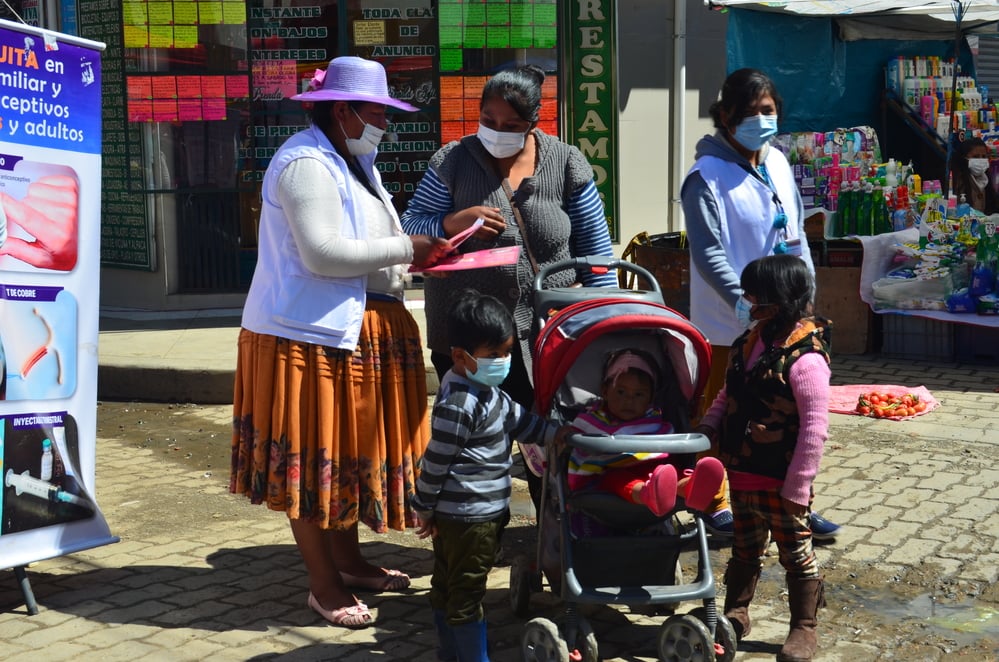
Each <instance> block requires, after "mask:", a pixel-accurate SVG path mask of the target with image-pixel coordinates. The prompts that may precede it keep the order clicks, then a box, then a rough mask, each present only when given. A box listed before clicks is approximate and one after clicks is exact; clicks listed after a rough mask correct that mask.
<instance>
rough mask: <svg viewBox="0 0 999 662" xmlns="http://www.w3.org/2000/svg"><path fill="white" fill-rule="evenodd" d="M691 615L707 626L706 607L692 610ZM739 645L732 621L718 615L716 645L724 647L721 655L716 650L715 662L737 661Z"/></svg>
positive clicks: (722, 615)
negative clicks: (736, 652)
mask: <svg viewBox="0 0 999 662" xmlns="http://www.w3.org/2000/svg"><path fill="white" fill-rule="evenodd" d="M690 615H691V616H694V617H695V618H697V619H699V620H700V621H701V622H702V623H704V624H705V625H706V624H707V620H708V615H707V612H706V610H705V609H704V607H697V608H696V609H691V610H690ZM738 643H739V641H738V639H737V638H736V636H735V628H733V627H732V621H730V620H728V618H726V617H725V615H724V614H718V623H717V625H715V644H717V645H719V646H721V647H722V652H721V653H719V652H718V649H717V647H716V648H715V662H732V660H734V659H735V651H736V650H737V647H738Z"/></svg>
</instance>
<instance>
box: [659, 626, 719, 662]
mask: <svg viewBox="0 0 999 662" xmlns="http://www.w3.org/2000/svg"><path fill="white" fill-rule="evenodd" d="M659 659H660V660H662V661H663V662H713V660H714V659H715V643H714V642H713V641H711V632H710V631H709V630H708V626H707V625H705V624H704V623H702V622H701V620H700V619H698V618H696V617H694V616H691V615H690V614H673V615H672V616H670V617H669V618H667V619H666V621H665V622H664V623H663V624H662V627H660V628H659Z"/></svg>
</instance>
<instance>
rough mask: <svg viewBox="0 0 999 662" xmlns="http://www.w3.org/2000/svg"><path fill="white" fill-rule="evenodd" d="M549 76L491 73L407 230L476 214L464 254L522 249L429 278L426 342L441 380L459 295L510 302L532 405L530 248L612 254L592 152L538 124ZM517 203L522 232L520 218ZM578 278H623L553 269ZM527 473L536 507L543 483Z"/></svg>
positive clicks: (553, 281) (521, 377) (441, 227)
mask: <svg viewBox="0 0 999 662" xmlns="http://www.w3.org/2000/svg"><path fill="white" fill-rule="evenodd" d="M544 79H545V73H544V71H542V70H541V69H540V68H539V67H537V66H534V65H526V66H522V67H517V68H514V69H507V70H505V71H502V72H500V73H498V74H496V75H495V76H493V77H492V78H491V79H489V81H488V82H487V83H486V85H485V87H484V88H483V90H482V100H481V102H480V105H479V130H478V132H477V133H476V135H474V136H465V137H464V138H462V139H461V140H456V141H454V142H451V143H448V144H447V145H445V146H444V147H442V148H441V149H440V150H438V151H437V153H436V154H434V156H433V157H432V158H431V159H430V167H429V169H428V170H427V172H426V173H425V174H424V176H423V179H422V180H421V181H420V185H419V187H417V189H416V193H415V195H414V196H413V199H412V200H411V201H410V203H409V208H408V209H407V210H406V212H405V213H404V214H403V215H402V225H403V228H404V229H405V231H406V232H408V233H410V234H429V235H431V236H438V237H452V236H454V235H455V234H457V233H459V232H461V231H462V230H464V229H466V228H468V227H469V226H471V225H472V223H474V222H475V220H476V219H477V218H482V219H484V221H485V223H484V224H483V226H482V227H481V228H480V229H479V230H478V231H477V232H476V233H475V234H474V235H473V236H472V238H471V239H469V240H468V241H466V242H464V243H463V244H462V245H461V248H460V249H459V250H460V251H462V252H469V251H477V250H482V249H486V248H494V247H499V246H513V245H518V246H521V253H520V261H519V262H518V263H517V264H513V265H508V266H502V267H494V268H488V269H472V270H468V271H453V272H450V273H449V275H448V277H447V278H428V279H427V281H426V283H425V288H426V289H425V296H426V316H427V342H428V345H429V347H430V349H431V360H432V361H433V364H434V368H435V370H436V371H437V375H438V377H442V376H443V375H444V373H446V372H447V371H448V369H449V368H450V367H451V356H450V348H449V347H448V341H447V328H446V318H447V311H448V308H449V307H450V305H451V302H452V301H453V300H454V295H455V293H456V292H459V291H460V290H462V289H464V288H473V289H476V290H478V291H479V292H482V293H483V294H489V295H492V296H494V297H496V298H497V299H499V300H500V301H502V302H503V303H504V304H506V306H507V307H508V308H509V310H510V312H511V313H512V314H513V317H514V320H515V322H516V325H517V339H518V341H519V342H518V343H516V344H515V346H514V356H513V365H512V366H511V370H510V376H509V377H507V379H506V381H505V382H503V384H502V386H501V388H502V389H503V390H504V391H506V392H507V393H509V394H510V396H511V397H513V399H514V400H516V401H517V402H519V403H520V404H522V405H524V406H525V407H531V406H532V404H533V400H534V389H533V386H532V383H531V377H530V374H531V356H530V345H529V341H530V330H531V319H532V314H533V313H532V308H531V290H532V286H533V281H534V268H533V267H532V265H531V262H530V258H529V254H530V255H533V257H534V260H535V261H536V263H537V265H538V267H539V268H543V267H545V266H546V265H549V264H553V263H555V262H558V261H559V260H564V259H569V258H572V257H577V256H579V257H583V256H588V255H603V256H607V257H612V256H613V252H612V249H611V241H610V234H609V232H608V229H607V219H606V215H605V214H604V206H603V201H602V200H601V199H600V195H599V193H598V192H597V188H596V185H595V184H594V182H593V169H592V168H591V167H590V164H589V163H588V162H587V161H586V157H584V156H583V153H582V152H580V151H579V149H577V148H576V147H574V146H571V145H567V144H566V143H564V142H562V141H560V140H559V139H558V138H556V137H553V136H549V135H548V134H546V133H544V132H542V131H541V130H540V129H538V128H537V124H538V118H539V115H540V110H541V84H542V83H543V82H544ZM504 183H506V184H508V186H509V189H508V190H509V191H510V192H511V193H512V197H511V196H510V195H508V194H507V193H506V190H507V189H505V187H504ZM514 204H515V205H516V206H517V208H518V210H519V211H520V214H521V217H522V219H523V222H524V228H523V229H522V228H520V227H519V225H518V223H517V221H516V219H515V217H514V214H513V206H512V205H514ZM525 234H526V237H525V236H524V235H525ZM525 243H526V245H527V248H528V249H529V250H525ZM576 280H579V281H581V282H582V284H583V285H585V286H587V287H614V286H616V285H617V277H616V276H615V275H614V274H603V275H595V274H590V273H580V274H578V275H577V274H573V273H571V272H569V271H563V272H560V273H556V274H553V275H552V277H551V278H550V279H549V281H548V282H547V286H550V287H564V286H567V285H570V284H571V283H572V282H574V281H576ZM526 473H527V475H528V483H529V486H530V487H531V496H532V498H533V499H534V501H535V506H537V505H538V500H539V498H540V489H539V484H540V482H539V481H535V480H532V479H533V474H531V472H530V471H528V472H526Z"/></svg>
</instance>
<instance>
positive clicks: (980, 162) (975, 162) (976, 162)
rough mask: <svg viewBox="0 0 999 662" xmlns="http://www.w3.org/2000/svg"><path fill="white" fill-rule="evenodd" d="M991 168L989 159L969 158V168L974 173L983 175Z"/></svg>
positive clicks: (978, 175) (977, 175) (979, 175)
mask: <svg viewBox="0 0 999 662" xmlns="http://www.w3.org/2000/svg"><path fill="white" fill-rule="evenodd" d="M988 169H989V160H988V159H968V170H970V171H971V174H972V175H975V176H976V177H981V176H982V175H984V174H985V172H986V171H987V170H988Z"/></svg>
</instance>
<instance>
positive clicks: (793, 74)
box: [707, 0, 999, 360]
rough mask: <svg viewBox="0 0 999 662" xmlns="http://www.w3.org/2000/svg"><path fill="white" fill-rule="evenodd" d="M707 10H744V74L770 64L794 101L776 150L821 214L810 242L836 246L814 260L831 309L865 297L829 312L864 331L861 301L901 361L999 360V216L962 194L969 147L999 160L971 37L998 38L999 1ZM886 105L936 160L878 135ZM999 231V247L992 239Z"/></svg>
mask: <svg viewBox="0 0 999 662" xmlns="http://www.w3.org/2000/svg"><path fill="white" fill-rule="evenodd" d="M707 4H708V5H709V6H710V7H712V8H727V7H733V11H732V12H730V20H729V28H728V30H729V34H728V38H727V50H728V65H729V70H734V69H737V68H740V67H744V66H753V67H757V68H762V69H765V70H767V71H768V72H770V73H771V75H772V77H773V78H774V80H775V82H776V83H777V86H778V89H780V90H781V92H782V95H784V97H785V99H784V100H785V109H786V112H785V117H784V119H783V120H782V129H783V130H785V131H790V133H787V134H784V135H782V136H779V137H778V140H777V142H776V145H777V146H778V147H779V148H781V149H782V150H783V151H784V152H785V154H787V155H788V159H789V161H790V162H791V163H792V165H793V166H794V168H795V174H796V178H797V180H798V184H799V188H800V190H801V193H802V197H803V200H804V202H805V205H806V209H810V210H811V211H812V212H813V217H814V218H816V219H819V221H818V222H819V223H820V227H819V228H818V229H817V230H816V231H815V234H812V233H810V240H811V239H813V238H816V235H817V238H818V239H819V240H818V241H817V242H815V243H816V245H818V246H821V249H815V250H813V258H817V259H816V260H815V261H816V264H820V265H824V267H821V268H820V269H819V270H817V274H816V275H817V281H818V288H819V303H820V304H823V303H828V301H829V296H828V295H829V292H830V290H833V291H834V294H836V295H839V294H841V293H842V289H843V287H844V284H848V286H849V287H851V288H852V290H853V292H852V297H853V299H855V301H853V302H852V303H853V304H854V305H853V307H852V308H850V307H849V303H850V302H846V307H845V308H844V302H843V301H842V299H843V297H842V296H835V297H832V298H833V299H835V300H836V302H837V303H838V304H839V309H838V310H837V311H836V315H833V314H832V313H831V312H830V311H828V310H826V311H825V312H826V314H827V315H828V316H830V317H833V319H834V320H835V319H837V317H838V316H840V315H845V319H846V320H847V321H848V322H851V324H849V325H848V326H854V327H855V326H857V324H856V318H857V317H858V315H857V310H858V307H859V308H860V309H861V310H862V314H863V315H864V317H865V318H870V311H873V313H875V314H876V315H877V321H878V326H880V327H883V338H884V344H883V346H882V351H883V352H884V353H887V354H894V355H896V356H905V357H907V358H920V357H925V358H936V359H955V358H956V359H958V360H979V359H983V358H984V359H992V360H999V349H992V348H993V347H999V331H997V330H999V302H997V303H993V299H996V292H995V281H994V276H993V275H992V274H994V272H995V261H994V257H993V253H994V252H995V249H993V248H992V244H991V239H990V238H991V236H992V234H991V233H993V232H994V230H995V227H996V223H995V222H994V221H999V217H997V218H996V219H989V218H986V217H985V216H984V215H982V214H979V213H976V212H974V211H973V210H971V209H969V207H970V205H967V204H964V203H965V200H964V199H961V200H958V199H957V198H956V196H953V195H950V196H948V193H951V183H950V180H949V178H948V174H949V173H950V171H951V161H952V159H953V158H955V157H954V156H953V154H954V147H955V145H958V144H959V143H960V141H961V140H964V139H965V138H971V137H983V138H985V139H986V141H987V146H988V148H990V150H991V157H992V158H993V167H994V168H995V167H996V166H999V159H996V156H997V152H999V133H995V125H996V120H997V119H999V118H997V116H996V108H995V106H994V105H992V104H991V100H990V99H989V94H988V91H987V90H986V89H984V88H983V87H981V86H979V85H978V84H977V82H976V81H975V72H974V63H973V59H972V57H971V48H969V44H968V39H967V37H968V35H973V34H976V33H978V32H991V33H993V34H995V31H996V21H999V3H997V2H995V1H994V0H992V1H990V2H963V3H962V2H923V3H920V4H919V5H917V6H914V3H906V4H905V5H903V4H902V3H891V2H878V1H874V2H864V3H860V2H847V1H835V0H833V1H829V2H810V1H807V0H792V1H789V2H783V3H780V2H778V3H774V2H770V3H765V4H764V3H756V2H746V1H743V0H731V1H721V2H709V3H707ZM775 35H776V36H775ZM972 41H973V39H972ZM775 47H776V48H775ZM775 51H779V52H780V53H781V54H782V56H781V60H780V62H776V63H775V62H774V59H773V53H774V52H775ZM816 99H822V103H819V104H817V103H815V100H816ZM886 109H887V110H890V111H891V112H893V113H895V115H897V117H895V118H894V119H896V120H902V121H903V122H904V123H906V124H907V125H908V126H909V127H910V128H911V130H912V131H913V132H914V133H915V135H916V136H917V138H918V139H917V140H906V141H900V142H904V143H911V142H919V140H922V142H923V143H925V145H924V148H925V149H924V152H925V154H927V156H926V158H925V160H921V159H918V158H917V159H915V163H913V161H914V159H913V157H912V154H911V153H907V154H901V153H899V152H898V151H897V145H896V144H895V143H894V142H893V143H892V144H879V141H878V136H877V133H876V132H875V131H874V129H873V128H871V127H872V126H880V127H881V129H882V131H884V125H885V122H884V118H885V113H886V112H887V111H886ZM990 132H991V133H990ZM970 144H971V143H969V145H970ZM961 158H962V159H963V157H961ZM997 175H999V172H996V171H995V170H994V171H993V176H992V178H991V182H995V181H999V176H997ZM917 228H919V229H917ZM986 228H988V232H989V235H988V236H989V239H988V240H985V239H982V240H981V241H980V239H981V237H984V236H985V234H986ZM861 246H862V247H863V248H861ZM983 246H984V249H983ZM816 253H818V254H816ZM976 253H977V255H976ZM837 267H839V268H843V269H844V270H843V271H835V268H837ZM825 268H833V269H834V271H832V272H825V271H824V269H825ZM845 269H849V271H846V270H845ZM976 274H977V276H978V279H977V280H975V277H976ZM983 274H988V275H989V278H987V279H986V278H984V276H983ZM986 281H987V282H986ZM823 289H825V290H826V292H825V293H824V292H823ZM823 294H825V295H826V296H825V299H826V300H825V301H823ZM857 299H859V300H857Z"/></svg>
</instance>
